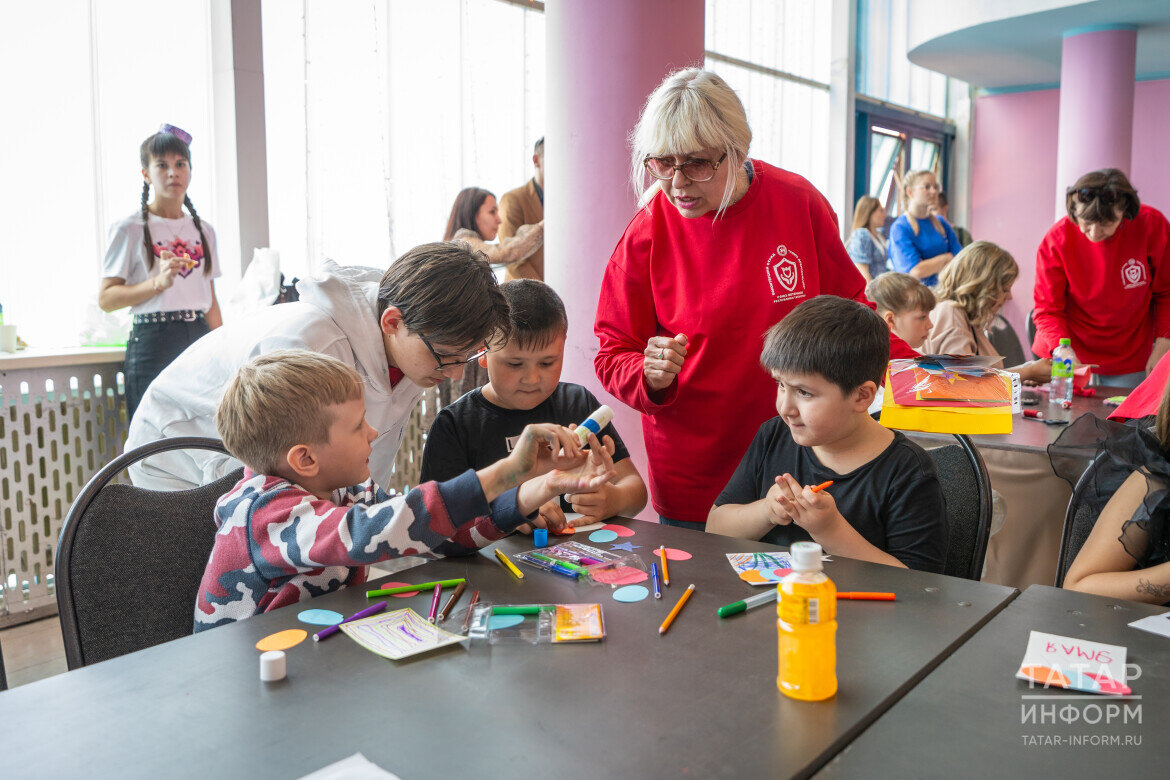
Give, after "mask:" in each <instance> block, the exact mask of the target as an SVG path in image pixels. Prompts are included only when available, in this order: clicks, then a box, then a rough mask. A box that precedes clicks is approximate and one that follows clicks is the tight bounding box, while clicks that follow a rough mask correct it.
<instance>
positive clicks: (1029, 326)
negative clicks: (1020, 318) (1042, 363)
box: [1024, 309, 1040, 359]
mask: <svg viewBox="0 0 1170 780" xmlns="http://www.w3.org/2000/svg"><path fill="white" fill-rule="evenodd" d="M1035 313H1036V312H1035V311H1034V310H1032V309H1028V318H1027V320H1026V323H1025V325H1024V328H1025V330H1026V332H1027V334H1028V351H1029V352H1031V353H1032V358H1033V359H1037V358H1039V357H1040V356H1039V355H1037V354H1036V353H1035V352H1033V351H1032V345H1033V344H1035V343H1036V321H1035V320H1034V319H1033V318H1032V317H1033V315H1035Z"/></svg>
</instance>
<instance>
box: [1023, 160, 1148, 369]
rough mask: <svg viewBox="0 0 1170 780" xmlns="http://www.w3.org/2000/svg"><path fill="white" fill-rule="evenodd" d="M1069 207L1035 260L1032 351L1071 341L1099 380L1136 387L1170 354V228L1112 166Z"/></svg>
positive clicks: (1084, 181)
mask: <svg viewBox="0 0 1170 780" xmlns="http://www.w3.org/2000/svg"><path fill="white" fill-rule="evenodd" d="M1065 204H1066V209H1067V210H1068V216H1067V217H1062V218H1061V220H1060V221H1059V222H1057V223H1056V224H1055V225H1053V226H1052V228H1051V229H1050V230H1049V231H1048V234H1047V235H1045V236H1044V240H1043V241H1042V242H1040V249H1039V250H1038V251H1037V253H1036V286H1035V290H1034V298H1035V303H1036V309H1035V313H1034V314H1033V317H1034V320H1035V322H1036V338H1035V340H1034V342H1033V345H1032V350H1033V351H1034V352H1035V353H1036V354H1037V355H1040V356H1041V357H1048V356H1050V355H1051V354H1052V350H1053V348H1054V347H1056V345H1057V344H1059V343H1060V339H1062V338H1070V339H1072V345H1073V351H1075V352H1076V353H1077V358H1078V359H1079V360H1080V361H1081V362H1082V363H1096V364H1097V368H1096V369H1095V370H1094V372H1093V373H1094V381H1095V382H1097V383H1098V384H1101V385H1107V386H1116V387H1131V388H1132V387H1136V386H1137V385H1138V383H1139V382H1141V381H1142V379H1144V378H1145V376H1146V373H1147V372H1148V371H1149V370H1150V369H1151V368H1153V366H1154V365H1155V364H1156V363H1157V362H1158V359H1159V358H1161V357H1162V355H1164V354H1165V353H1166V352H1167V350H1170V263H1168V255H1170V223H1167V221H1166V218H1165V217H1164V216H1162V212H1160V211H1158V210H1157V209H1154V208H1150V207H1149V206H1143V205H1141V203H1140V202H1139V201H1138V196H1137V191H1136V190H1135V189H1134V188H1133V185H1131V184H1130V183H1129V179H1127V178H1126V176H1125V174H1124V173H1122V172H1121V171H1119V170H1117V169H1116V168H1106V169H1104V170H1100V171H1093V172H1092V173H1087V174H1085V175H1084V176H1082V177H1081V178H1080V179H1078V180H1077V183H1076V184H1074V185H1073V186H1072V187H1070V188H1069V190H1068V194H1067V196H1066V200H1065Z"/></svg>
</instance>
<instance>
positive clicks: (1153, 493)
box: [1052, 385, 1170, 604]
mask: <svg viewBox="0 0 1170 780" xmlns="http://www.w3.org/2000/svg"><path fill="white" fill-rule="evenodd" d="M1102 431H1104V432H1106V433H1107V434H1108V435H1107V437H1106V438H1101V436H1102ZM1052 450H1053V466H1054V467H1055V468H1057V473H1058V474H1061V476H1066V477H1067V476H1072V475H1069V474H1066V473H1062V471H1063V470H1062V468H1061V465H1062V463H1061V461H1062V459H1061V457H1060V456H1061V455H1066V454H1071V455H1073V456H1074V461H1075V463H1077V464H1079V465H1080V466H1083V465H1084V463H1085V462H1086V461H1085V459H1084V458H1085V456H1089V457H1093V456H1094V455H1095V454H1096V453H1097V452H1100V451H1103V452H1104V453H1105V457H1104V460H1102V461H1101V463H1100V464H1099V465H1098V466H1097V467H1096V470H1095V471H1094V474H1093V481H1094V483H1095V484H1094V485H1093V486H1091V488H1090V489H1089V490H1088V491H1086V493H1085V500H1086V501H1090V502H1092V501H1094V500H1098V501H1104V500H1105V499H1106V498H1108V503H1106V504H1105V507H1104V509H1103V510H1101V511H1100V514H1099V516H1098V517H1097V522H1096V524H1095V525H1094V526H1093V530H1092V532H1091V533H1090V534H1089V538H1088V540H1087V541H1086V542H1085V545H1084V547H1082V548H1081V550H1080V552H1079V553H1077V557H1076V560H1074V561H1073V564H1072V566H1071V567H1070V568H1069V570H1068V574H1067V575H1066V576H1065V578H1064V587H1066V588H1068V589H1070V590H1079V591H1083V592H1085V593H1095V594H1097V595H1098V596H1107V597H1108V598H1121V599H1129V600H1131V601H1142V602H1145V603H1147V604H1165V603H1166V602H1168V601H1170V385H1167V386H1166V390H1164V391H1163V393H1162V403H1161V406H1160V407H1159V408H1158V417H1157V422H1156V424H1155V426H1154V433H1151V432H1150V431H1148V430H1146V429H1144V428H1141V427H1140V426H1130V425H1122V424H1119V423H1113V422H1103V421H1101V420H1098V419H1097V418H1095V417H1093V416H1091V415H1085V416H1083V417H1081V418H1080V419H1079V420H1077V421H1076V422H1075V423H1073V425H1072V426H1071V427H1070V428H1069V429H1068V430H1067V431H1065V432H1064V433H1063V434H1061V436H1060V438H1059V439H1058V440H1057V441H1056V443H1055V444H1053V445H1052ZM1076 450H1082V451H1080V452H1077V451H1076ZM1085 450H1088V451H1085ZM1065 462H1066V463H1067V461H1065ZM1096 497H1100V498H1099V499H1097V498H1096Z"/></svg>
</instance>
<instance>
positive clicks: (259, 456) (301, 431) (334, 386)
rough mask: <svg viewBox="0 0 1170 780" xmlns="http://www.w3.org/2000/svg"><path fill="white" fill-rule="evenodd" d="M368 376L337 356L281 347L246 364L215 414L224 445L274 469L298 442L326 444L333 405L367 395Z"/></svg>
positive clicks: (259, 467) (250, 462) (264, 469)
mask: <svg viewBox="0 0 1170 780" xmlns="http://www.w3.org/2000/svg"><path fill="white" fill-rule="evenodd" d="M362 389H363V388H362V378H361V376H360V375H359V374H358V372H357V371H354V370H353V368H352V367H350V366H347V365H346V364H345V363H342V362H341V361H340V360H338V359H337V358H333V357H329V356H328V355H322V354H319V353H317V352H309V351H307V350H303V349H279V350H275V351H273V352H269V353H267V354H265V355H260V356H259V357H257V358H254V359H253V360H251V361H250V362H248V363H245V364H244V365H243V366H241V367H240V370H239V372H237V373H236V375H235V377H234V378H233V379H232V381H230V382H229V383H228V385H227V388H226V389H225V390H224V393H223V397H222V398H221V399H220V402H219V409H218V410H217V411H216V414H215V427H216V429H217V430H218V431H219V435H220V438H222V439H223V443H224V446H225V447H226V448H227V450H228V452H230V453H231V454H232V455H233V456H234V457H236V458H238V459H239V460H241V461H243V463H244V465H246V466H247V467H248V468H250V469H252V471H254V472H256V473H257V474H274V473H276V470H277V467H278V466H279V465H280V464H281V463H283V462H284V459H285V456H286V455H287V454H288V451H289V450H290V449H292V448H293V447H295V446H296V445H298V444H325V443H326V442H328V441H329V428H330V426H331V425H333V414H332V413H331V412H330V410H329V407H330V406H334V405H336V404H341V403H345V402H346V401H355V400H358V399H360V398H361V397H362Z"/></svg>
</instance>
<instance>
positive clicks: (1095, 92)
mask: <svg viewBox="0 0 1170 780" xmlns="http://www.w3.org/2000/svg"><path fill="white" fill-rule="evenodd" d="M1136 54H1137V29H1136V28H1134V27H1130V26H1127V25H1110V26H1108V27H1104V28H1101V27H1097V28H1087V29H1079V30H1071V31H1069V32H1067V33H1065V36H1064V46H1063V48H1062V50H1061V61H1060V130H1059V136H1058V140H1057V153H1056V217H1057V219H1059V218H1060V217H1063V216H1064V215H1065V213H1066V212H1065V208H1064V193H1065V190H1066V189H1067V188H1068V187H1071V186H1072V185H1073V184H1074V183H1075V182H1076V180H1077V179H1078V178H1080V177H1081V175H1083V174H1085V173H1088V172H1089V171H1095V170H1097V169H1099V168H1118V169H1120V170H1122V171H1125V173H1126V175H1128V174H1129V166H1130V160H1131V156H1132V149H1133V90H1134V75H1135V66H1136Z"/></svg>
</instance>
